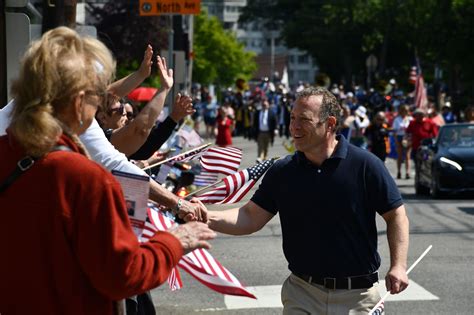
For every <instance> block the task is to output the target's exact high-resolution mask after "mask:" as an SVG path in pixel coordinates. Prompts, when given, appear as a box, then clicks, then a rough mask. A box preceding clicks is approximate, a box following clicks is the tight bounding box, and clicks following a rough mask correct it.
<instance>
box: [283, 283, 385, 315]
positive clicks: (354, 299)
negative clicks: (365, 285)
mask: <svg viewBox="0 0 474 315" xmlns="http://www.w3.org/2000/svg"><path fill="white" fill-rule="evenodd" d="M377 285H378V283H376V284H374V286H373V287H372V288H370V289H353V290H329V289H326V288H325V287H323V286H320V285H315V284H309V283H307V282H306V281H304V280H302V279H300V278H298V277H297V276H295V275H293V274H291V275H290V276H289V277H288V278H287V279H286V281H285V283H284V284H283V288H282V290H281V301H282V303H283V314H284V315H303V314H305V315H306V314H311V315H316V314H325V315H339V314H351V315H352V314H354V315H356V314H357V315H359V314H360V315H362V314H364V315H367V314H368V313H369V311H370V310H371V309H372V308H373V307H374V306H375V304H377V302H378V301H379V300H380V294H379V292H378V291H377ZM378 314H384V313H383V312H382V313H378Z"/></svg>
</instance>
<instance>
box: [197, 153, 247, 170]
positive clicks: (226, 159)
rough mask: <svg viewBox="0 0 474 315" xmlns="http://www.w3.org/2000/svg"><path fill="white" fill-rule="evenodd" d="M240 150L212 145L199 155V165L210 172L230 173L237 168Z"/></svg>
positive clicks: (240, 154) (240, 158) (240, 157)
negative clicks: (212, 146)
mask: <svg viewBox="0 0 474 315" xmlns="http://www.w3.org/2000/svg"><path fill="white" fill-rule="evenodd" d="M241 161H242V150H241V149H239V148H234V147H214V148H210V149H209V150H207V151H206V152H205V153H203V155H202V156H201V166H202V168H203V169H204V170H205V171H208V172H210V173H221V174H224V175H230V174H232V173H235V172H237V171H238V170H239V166H240V162H241Z"/></svg>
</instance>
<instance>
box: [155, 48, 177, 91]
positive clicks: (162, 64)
mask: <svg viewBox="0 0 474 315" xmlns="http://www.w3.org/2000/svg"><path fill="white" fill-rule="evenodd" d="M156 61H157V64H158V72H159V74H160V82H161V87H162V88H163V89H166V90H169V89H171V88H172V87H173V82H174V80H173V69H168V66H167V65H166V59H165V57H160V56H156Z"/></svg>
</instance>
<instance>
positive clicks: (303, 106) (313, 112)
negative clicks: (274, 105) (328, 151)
mask: <svg viewBox="0 0 474 315" xmlns="http://www.w3.org/2000/svg"><path fill="white" fill-rule="evenodd" d="M322 100H323V96H322V95H317V96H309V97H303V98H300V99H297V100H296V102H295V106H294V107H293V110H292V111H291V118H290V132H291V136H292V137H293V141H294V144H295V148H296V149H297V150H298V151H301V152H309V151H310V150H314V149H316V148H317V147H318V146H320V145H321V144H323V143H325V142H326V131H327V130H326V123H325V122H321V121H320V120H319V111H320V108H321V102H322Z"/></svg>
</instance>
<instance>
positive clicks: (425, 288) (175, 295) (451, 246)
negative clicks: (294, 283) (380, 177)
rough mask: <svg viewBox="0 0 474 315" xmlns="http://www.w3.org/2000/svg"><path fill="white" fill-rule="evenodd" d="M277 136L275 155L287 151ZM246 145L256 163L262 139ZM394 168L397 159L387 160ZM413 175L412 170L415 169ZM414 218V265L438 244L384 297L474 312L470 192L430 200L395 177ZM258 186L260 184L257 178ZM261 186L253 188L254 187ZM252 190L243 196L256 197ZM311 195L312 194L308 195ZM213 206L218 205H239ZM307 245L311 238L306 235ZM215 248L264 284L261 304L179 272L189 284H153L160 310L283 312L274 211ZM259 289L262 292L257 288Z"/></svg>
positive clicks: (402, 305)
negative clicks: (395, 292) (406, 286)
mask: <svg viewBox="0 0 474 315" xmlns="http://www.w3.org/2000/svg"><path fill="white" fill-rule="evenodd" d="M281 143H282V140H281V139H279V138H277V139H276V141H275V145H274V146H273V147H272V148H271V151H270V156H271V157H273V156H284V155H286V154H287V152H286V150H285V149H284V147H283V146H282V145H281ZM234 145H235V146H237V147H239V148H241V149H243V151H244V157H243V160H242V166H241V167H242V168H243V167H248V166H250V165H253V164H254V163H255V159H256V157H257V153H256V144H255V143H254V142H249V141H247V140H245V139H243V138H234ZM386 165H387V167H388V169H389V170H390V171H391V174H395V171H394V170H395V162H394V161H393V160H388V161H387V163H386ZM412 178H413V176H412ZM397 184H398V187H399V188H400V190H401V192H402V194H403V197H404V200H405V204H406V208H407V211H408V216H409V219H410V249H409V257H408V265H411V264H412V263H413V262H414V261H415V260H416V259H417V258H418V257H419V255H420V254H421V253H422V252H423V251H424V250H425V249H426V248H427V247H428V246H429V245H430V244H432V245H433V249H432V250H431V251H430V252H429V253H428V255H427V256H426V257H425V258H424V259H423V260H422V261H421V262H420V263H419V264H418V266H417V267H416V268H415V269H414V270H413V271H412V272H411V274H410V280H411V281H412V286H411V288H410V292H408V290H407V291H406V292H405V293H403V294H404V295H399V296H397V299H398V300H388V301H387V302H386V303H385V310H386V313H387V314H473V313H474V311H473V310H472V308H473V306H474V302H473V298H472V296H473V288H474V286H473V283H474V268H473V261H474V259H473V258H474V246H473V240H474V200H473V199H472V197H471V199H469V198H468V197H457V198H449V199H444V200H431V199H429V198H428V197H418V196H416V195H415V194H414V188H413V180H397ZM256 186H258V185H256ZM254 189H255V188H254ZM251 195H252V191H251V192H250V193H249V194H248V195H247V198H246V199H244V202H245V201H246V200H248V198H250V196H251ZM309 197H310V196H309ZM241 204H243V203H240V204H236V205H231V206H213V207H210V209H214V210H219V209H225V208H229V207H235V206H239V205H241ZM377 225H378V229H379V252H380V254H381V257H382V266H381V268H380V274H381V278H383V277H384V276H385V273H386V271H387V268H388V264H389V250H388V244H387V239H386V229H385V223H384V221H383V220H382V219H381V218H378V221H377ZM308 244H309V242H308ZM212 246H213V248H212V250H211V253H212V255H213V256H214V257H215V258H216V259H218V260H219V261H220V262H221V263H222V264H223V265H224V266H225V267H226V268H227V269H229V270H230V271H231V272H232V273H233V274H234V275H235V276H236V277H237V278H238V279H239V280H240V281H241V282H242V283H244V284H245V285H246V286H248V287H251V288H252V289H256V290H261V292H263V295H262V297H263V298H259V300H258V303H260V304H258V305H256V304H255V301H253V300H251V299H240V300H238V301H236V300H235V299H232V297H229V296H224V295H221V294H219V293H216V292H214V291H211V290H210V289H208V288H207V287H205V286H203V285H202V284H200V283H199V282H197V281H196V280H195V279H194V278H192V277H191V276H189V275H188V274H186V272H184V271H181V275H182V278H183V284H184V287H183V288H182V289H181V290H178V291H174V292H171V291H170V290H169V288H168V286H167V284H164V285H162V286H161V287H159V288H157V289H155V290H153V291H152V295H153V299H154V301H155V305H156V310H157V313H158V314H211V315H214V314H281V307H280V306H279V286H280V285H281V284H282V283H283V281H284V280H285V279H286V277H287V276H288V274H289V272H288V269H287V263H286V260H285V258H284V257H283V254H282V250H281V228H280V225H279V219H278V217H275V218H274V219H273V220H271V221H270V222H269V224H267V225H266V226H265V227H264V228H263V229H262V230H261V231H259V232H258V233H255V234H253V235H250V236H240V237H233V236H226V235H222V234H219V236H218V237H217V238H216V239H215V240H214V241H212ZM256 292H260V291H256Z"/></svg>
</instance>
